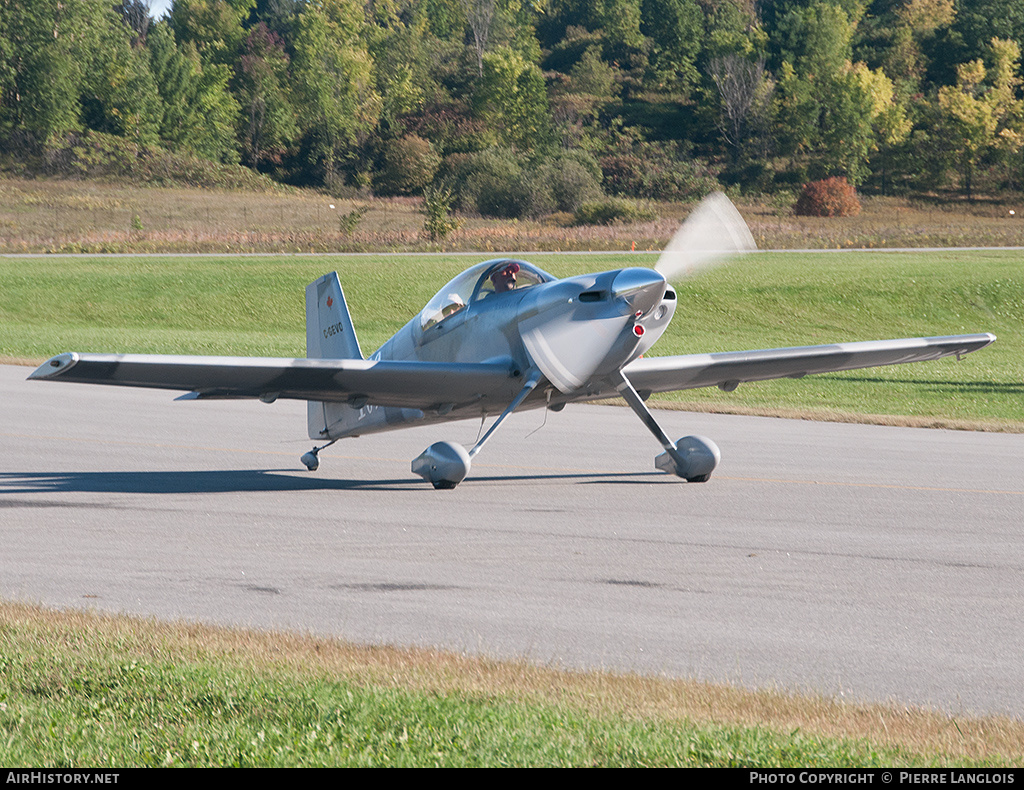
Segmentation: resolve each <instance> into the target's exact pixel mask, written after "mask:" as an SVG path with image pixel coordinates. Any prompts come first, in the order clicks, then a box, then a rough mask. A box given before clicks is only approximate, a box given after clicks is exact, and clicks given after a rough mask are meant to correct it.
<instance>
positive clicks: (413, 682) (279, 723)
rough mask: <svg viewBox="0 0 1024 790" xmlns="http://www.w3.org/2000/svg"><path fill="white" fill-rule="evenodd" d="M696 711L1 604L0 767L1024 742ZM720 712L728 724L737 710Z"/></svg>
mask: <svg viewBox="0 0 1024 790" xmlns="http://www.w3.org/2000/svg"><path fill="white" fill-rule="evenodd" d="M595 682H596V683H599V684H600V691H599V693H595V691H594V689H595V686H594V684H595ZM640 683H642V684H643V688H642V689H641V690H640V692H639V696H642V697H645V698H646V699H647V700H649V701H653V702H657V701H659V700H662V699H665V700H672V699H675V698H678V699H679V700H681V702H680V703H676V704H679V705H681V706H682V707H670V708H668V709H666V710H661V711H656V712H647V713H638V712H629V711H628V706H629V701H628V700H629V699H630V698H635V697H637V696H638V694H637V690H636V688H635V686H636V684H640ZM651 684H654V685H653V686H651ZM541 688H546V689H547V691H546V692H542V691H540V689H541ZM681 689H682V690H681ZM720 693H722V694H724V695H725V696H726V697H728V696H729V695H730V694H731V695H732V696H733V697H739V696H741V695H745V696H746V698H748V702H747V704H748V705H749V706H751V707H757V708H760V709H761V715H762V716H764V715H766V712H765V708H768V707H770V706H774V707H773V709H777V708H779V707H782V706H784V705H792V700H787V698H783V697H778V696H773V695H771V694H760V695H757V694H755V693H751V692H738V691H737V692H730V691H728V690H724V691H722V692H720ZM687 697H692V698H693V699H687ZM574 698H575V699H581V700H586V703H584V704H576V703H573V702H572V701H571V700H572V699H574ZM751 699H756V701H755V702H754V703H753V704H752V705H751V703H750V700H751ZM687 704H690V705H693V706H694V707H695V708H697V709H699V708H701V707H702V706H703V705H704V704H706V700H704V699H703V697H702V692H701V690H700V689H699V687H695V686H686V685H685V684H684V683H681V682H676V681H666V680H644V681H639V680H636V679H631V678H629V677H626V676H608V675H605V676H596V680H595V676H592V675H582V674H573V673H568V672H558V671H557V670H551V669H540V668H528V667H524V666H522V665H514V664H502V663H497V662H487V661H484V660H470V659H459V658H453V657H449V656H444V655H443V654H436V653H433V652H429V651H427V652H424V651H396V650H393V649H389V648H355V647H351V646H346V645H344V644H343V643H337V642H333V641H331V640H322V639H313V638H309V637H307V638H301V637H289V636H286V635H274V634H255V633H252V632H244V631H230V630H225V629H215V628H208V627H204V626H189V625H161V624H157V623H154V622H153V621H144V620H136V619H129V618H111V617H106V616H98V615H83V614H78V613H67V614H60V613H52V612H45V611H43V610H39V609H35V608H32V607H26V606H22V605H16V604H15V605H12V604H2V603H0V765H31V766H34V767H37V768H39V767H57V768H63V767H67V768H71V767H91V768H102V767H106V766H123V767H131V766H314V765H316V766H624V767H633V766H733V767H735V766H745V767H771V766H782V767H793V766H801V767H807V768H812V767H826V766H828V767H880V766H912V765H916V766H920V765H956V766H967V765H1009V764H1011V760H1010V758H1008V757H1006V756H1002V755H1001V754H1000V753H999V752H998V751H994V750H993V748H992V746H991V742H997V743H1014V742H1016V743H1018V745H1019V740H1016V741H1015V740H1014V739H1019V737H1020V732H1019V731H1020V725H1019V723H1014V722H1011V721H1002V720H996V719H990V720H978V721H963V722H962V725H957V732H960V733H961V740H962V742H961V743H960V744H959V748H957V747H956V746H954V748H953V750H952V753H944V751H943V750H942V749H941V748H939V749H936V753H933V754H931V755H928V756H924V755H922V754H920V753H915V752H914V751H913V748H908V747H907V745H905V744H901V743H899V742H898V740H899V737H900V736H896V738H897V742H896V743H887V744H880V743H879V742H878V741H877V740H873V739H872V738H871V737H843V736H836V735H828V734H820V733H817V732H815V731H814V729H815V728H814V727H813V726H811V727H810V728H808V729H809V731H808V729H804V728H802V727H800V726H795V727H793V726H789V727H788V728H787V729H784V730H780V729H772V728H771V727H767V726H751V725H748V724H738V723H728V722H726V723H713V722H707V721H695V720H692V719H690V718H688V717H687V716H685V715H681V714H682V712H683V711H685V710H686V707H685V706H686V705H687ZM816 705H820V703H817V702H813V701H812V702H810V703H806V705H804V708H805V709H806V710H805V714H804V715H806V716H808V717H811V718H813V716H815V715H817V714H816V713H815V712H813V709H814V708H815V706H816ZM832 705H833V707H834V703H833V704H832ZM720 708H721V711H722V716H723V718H725V719H728V711H729V705H728V704H721V705H720ZM807 711H811V712H810V713H807ZM846 713H847V714H849V715H848V718H851V719H859V720H860V721H861V722H872V723H873V724H871V725H870V726H873V727H874V728H876V729H877V730H878V733H879V734H880V735H881V734H882V733H883V731H884V736H883V737H885V738H888V739H889V740H892V738H893V732H890V731H889V730H888V729H885V728H886V723H885V721H884V719H888V720H889V721H890V722H891V724H892V725H893V727H894V730H896V729H900V724H901V720H903V719H907V721H905V722H903V729H907V728H906V725H907V724H910V723H912V722H911V721H910V720H909V717H908V713H909V712H907V711H905V710H901V709H894V710H892V711H890V710H886V709H883V708H864V709H856V708H853V707H849V708H847V709H846ZM913 717H914V719H913V721H914V722H916V724H917V725H918V726H916V727H914V735H913V737H920V734H921V733H922V732H923V731H926V730H927V731H929V732H930V733H931V735H930V736H926V737H925V740H926V741H927V738H928V737H932V738H935V737H938V739H939V740H942V739H948V733H949V732H952V731H953V730H952V728H951V727H949V723H950V720H948V719H944V718H943V717H940V716H938V715H936V714H925V713H918V714H913ZM769 718H770V715H769ZM783 718H784V717H783ZM842 719H843V715H841V714H837V715H835V716H833V723H832V725H831V726H833V727H838V728H840V729H841V727H842V724H841V723H840V722H841V720H842ZM879 722H881V726H879ZM785 724H786V722H785V721H784V720H783V721H782V722H781V723H780V725H781V726H785ZM964 732H966V733H967V735H966V736H964V735H963V733H964ZM974 732H986V733H987V735H986V737H985V739H984V741H983V742H982V743H987V744H988V745H987V746H986V745H982V747H981V749H980V750H979V749H978V746H979V742H977V741H974V739H973V733H974ZM935 733H942V734H940V735H938V736H936V735H935ZM967 740H971V741H972V742H973V743H972V744H970V745H967Z"/></svg>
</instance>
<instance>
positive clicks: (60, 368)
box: [29, 351, 78, 379]
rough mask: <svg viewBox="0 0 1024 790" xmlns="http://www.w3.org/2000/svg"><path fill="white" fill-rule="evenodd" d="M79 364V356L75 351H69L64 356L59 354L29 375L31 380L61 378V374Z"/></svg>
mask: <svg viewBox="0 0 1024 790" xmlns="http://www.w3.org/2000/svg"><path fill="white" fill-rule="evenodd" d="M76 362H78V354H76V353H75V352H73V351H69V352H67V353H64V354H58V355H57V356H55V357H51V358H50V359H48V360H47V361H46V362H44V363H43V364H42V365H40V366H39V367H38V368H36V369H35V370H34V371H32V373H31V375H29V379H51V378H53V377H55V376H59V375H60V374H61V373H63V372H64V371H66V370H67V369H68V368H70V367H72V366H73V365H74V364H75V363H76Z"/></svg>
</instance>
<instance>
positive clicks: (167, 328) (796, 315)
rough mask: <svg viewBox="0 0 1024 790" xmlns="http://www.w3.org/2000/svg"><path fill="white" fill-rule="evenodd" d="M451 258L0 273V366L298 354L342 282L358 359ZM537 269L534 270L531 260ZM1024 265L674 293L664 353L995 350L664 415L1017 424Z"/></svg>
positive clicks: (719, 279) (780, 271)
mask: <svg viewBox="0 0 1024 790" xmlns="http://www.w3.org/2000/svg"><path fill="white" fill-rule="evenodd" d="M483 257H485V255H483V254H482V255H480V256H467V255H462V256H455V255H437V256H431V255H424V256H397V255H392V256H388V255H365V256H337V257H335V256H324V257H317V258H311V257H304V256H266V257H224V258H216V257H213V258H178V257H166V258H165V257H155V258H61V257H52V258H50V257H47V258H5V259H0V357H5V358H9V359H11V358H13V359H23V360H31V361H41V360H42V359H45V358H47V357H49V356H51V355H53V354H56V353H59V352H61V351H67V350H78V351H123V352H151V353H200V354H241V355H268V356H289V357H290V356H303V355H304V353H305V350H304V346H305V335H304V328H303V321H304V307H303V298H304V297H303V294H304V288H305V285H306V283H308V282H310V281H312V280H313V279H315V278H316V277H318V276H319V275H320V274H322V273H323V272H325V271H329V270H331V269H335V268H336V269H337V270H338V271H339V273H340V275H341V280H342V284H343V287H344V288H345V291H346V296H347V298H348V301H349V305H350V308H351V311H352V314H353V319H354V321H355V324H356V329H357V331H358V333H359V337H360V341H361V343H362V347H363V350H364V352H365V353H369V352H371V351H372V350H374V349H375V348H376V347H377V346H379V345H380V344H381V343H383V342H384V340H386V339H387V338H388V337H389V336H390V335H391V334H393V333H394V332H395V331H397V330H398V329H399V328H400V327H401V326H402V325H403V324H404V323H405V322H406V321H407V320H408V319H409V318H410V317H412V316H413V315H414V314H415V313H416V312H417V311H418V310H419V309H420V308H421V307H422V305H423V304H424V303H425V302H426V301H427V299H429V298H430V296H432V295H433V294H434V292H435V291H436V290H437V289H438V288H440V287H441V285H443V283H444V282H446V281H447V280H448V279H449V278H450V277H452V276H453V275H454V274H456V273H457V272H459V271H460V270H461V269H463V268H465V267H466V266H468V265H470V264H471V263H474V262H476V261H477V260H479V259H481V258H483ZM528 257H529V256H528ZM533 258H534V261H535V262H536V263H537V264H538V265H540V266H541V267H542V268H546V269H548V270H549V271H551V272H552V273H553V274H557V275H567V274H572V273H580V272H585V271H594V270H600V269H605V268H613V267H616V266H623V265H636V264H650V263H651V262H652V261H653V260H654V258H655V256H653V255H645V254H637V255H630V254H627V253H623V254H620V255H619V254H617V255H587V254H584V253H581V254H574V255H564V256H546V255H539V254H538V255H535V256H533ZM1019 261H1020V253H1017V252H1010V251H985V252H957V251H950V252H940V253H936V252H915V253H859V252H857V253H855V252H848V253H835V254H806V253H805V254H800V253H775V254H767V253H760V254H755V255H751V256H748V257H746V258H743V259H740V260H737V261H735V262H733V263H731V264H730V265H728V266H725V267H721V268H719V269H717V270H714V271H711V272H708V273H705V274H703V275H701V276H699V277H696V278H693V279H691V280H688V281H685V282H683V283H679V284H677V286H676V288H677V291H678V293H679V309H678V311H677V313H676V317H675V320H674V321H673V323H672V326H671V327H670V328H669V331H668V332H667V333H666V335H665V336H664V337H663V338H662V339H661V341H659V343H658V345H657V346H655V348H654V349H653V351H652V353H654V354H658V355H664V354H681V353H695V352H705V351H725V350H739V349H756V348H770V347H775V346H787V345H811V344H817V343H831V342H838V341H844V340H872V339H881V338H891V337H914V336H921V335H945V334H959V333H973V332H994V333H995V334H996V335H998V336H999V340H998V342H997V343H995V344H994V345H993V346H991V347H989V348H987V349H984V350H983V351H981V352H978V353H976V354H972V355H970V356H969V357H967V358H965V359H964V360H963V361H961V362H956V361H955V360H941V361H939V362H936V363H926V364H921V365H912V366H896V367H889V368H876V369H869V370H865V371H854V372H850V373H845V374H834V375H824V376H816V377H809V378H807V379H804V380H802V381H791V380H784V381H778V382H765V383H759V384H752V385H745V386H742V387H740V389H739V390H737V391H736V392H734V393H723V392H720V391H719V390H717V389H710V390H690V391H686V392H682V393H675V394H672V395H669V396H663V397H659V398H657V399H656V400H657V401H658V402H660V403H662V404H664V403H671V402H673V401H674V402H676V403H682V404H684V405H686V406H688V407H691V408H700V409H710V410H720V411H743V410H753V411H758V410H760V411H765V410H767V411H769V412H774V413H786V414H791V413H793V414H797V415H801V416H825V417H831V418H835V417H844V416H846V415H902V416H909V417H913V418H917V419H924V420H928V419H935V420H939V421H943V420H944V421H967V422H970V423H973V424H974V425H975V427H976V426H977V424H978V423H979V422H982V423H985V424H986V426H988V427H1004V428H1010V429H1018V428H1019V427H1020V426H1021V424H1024V398H1022V397H1021V395H1022V394H1024V384H1022V382H1024V274H1021V271H1020V262H1019Z"/></svg>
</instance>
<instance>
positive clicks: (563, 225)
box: [0, 178, 1024, 253]
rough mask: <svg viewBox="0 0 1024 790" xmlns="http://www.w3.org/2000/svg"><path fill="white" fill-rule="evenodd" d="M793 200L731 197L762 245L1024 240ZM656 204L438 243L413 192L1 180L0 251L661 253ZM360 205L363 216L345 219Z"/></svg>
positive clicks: (923, 209) (927, 208) (941, 206)
mask: <svg viewBox="0 0 1024 790" xmlns="http://www.w3.org/2000/svg"><path fill="white" fill-rule="evenodd" d="M794 200H795V198H794V196H792V195H781V196H775V197H774V198H771V199H768V198H765V199H763V200H759V201H745V200H743V199H738V200H737V203H738V206H739V208H740V211H741V213H742V214H743V215H744V217H745V218H746V220H747V223H748V224H749V226H750V229H751V232H752V233H753V235H754V238H755V240H756V241H757V244H758V247H760V248H761V249H802V248H826V249H829V248H831V249H836V248H844V249H845V248H877V247H904V246H906V247H933V246H935V247H939V246H1024V200H1019V201H1017V202H1014V201H1013V200H1012V199H1010V198H1006V199H1001V200H991V201H981V200H978V201H975V202H972V203H967V202H947V203H940V202H938V201H931V200H926V199H904V198H885V197H873V198H871V197H868V198H863V199H862V203H863V207H864V210H863V211H862V213H861V214H860V215H859V216H857V217H830V218H817V217H796V216H794V215H793V212H792V204H793V202H794ZM1018 203H1020V205H1018ZM654 208H655V211H656V213H657V215H658V217H659V218H658V219H657V220H655V221H651V222H640V223H635V224H629V225H612V226H586V227H572V226H571V225H570V220H571V218H570V217H569V216H568V215H560V214H556V215H552V216H550V217H547V218H544V219H542V220H538V221H535V222H522V221H514V220H490V219H483V218H479V217H467V218H465V223H464V224H463V226H462V228H461V229H460V230H458V231H456V232H455V233H453V234H452V235H451V236H449V237H448V238H447V239H445V240H444V242H443V243H442V244H440V245H439V244H436V243H433V242H431V241H430V238H429V235H428V234H427V233H426V232H425V230H424V228H423V224H424V220H425V216H424V214H423V212H422V201H421V200H420V199H419V198H388V199H380V198H374V197H370V196H366V197H346V198H344V199H342V198H335V197H331V196H330V195H327V194H323V193H320V192H315V191H310V190H293V189H286V188H281V189H279V190H275V191H269V192H244V191H221V190H213V189H175V188H163V187H139V186H131V185H124V184H114V183H106V182H99V181H77V180H42V179H40V180H31V179H19V178H3V179H0V253H40V252H92V253H129V252H178V253H181V252H347V251H399V250H433V249H442V248H443V249H445V250H452V251H460V250H467V251H468V250H472V251H482V252H486V251H512V250H523V251H527V250H629V249H637V250H656V249H660V248H661V247H663V246H664V244H665V243H666V241H667V240H668V238H669V237H670V236H671V235H672V233H673V232H674V231H675V229H676V228H677V227H678V225H679V223H680V221H681V220H682V219H683V218H684V217H685V216H686V215H687V214H688V213H689V211H690V209H691V208H692V206H688V205H681V204H672V203H660V204H656V205H655V206H654ZM357 211H360V212H362V214H361V216H360V217H359V218H358V220H355V221H352V220H350V219H348V217H350V216H351V214H352V213H353V212H357ZM1011 212H1013V213H1011ZM353 226H354V227H353Z"/></svg>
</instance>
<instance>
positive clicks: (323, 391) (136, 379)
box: [29, 352, 522, 409]
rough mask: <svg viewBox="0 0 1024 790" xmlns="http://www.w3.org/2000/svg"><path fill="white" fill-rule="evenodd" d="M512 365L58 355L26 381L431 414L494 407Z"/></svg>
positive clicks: (505, 391)
mask: <svg viewBox="0 0 1024 790" xmlns="http://www.w3.org/2000/svg"><path fill="white" fill-rule="evenodd" d="M517 373H519V371H516V370H514V369H513V367H512V365H511V362H510V363H509V364H503V363H436V362H414V361H375V360H364V359H329V360H328V359H278V358H271V357H208V356H175V355H162V354H160V355H150V354H79V353H73V352H72V353H67V354H60V355H58V356H56V357H53V358H52V359H50V360H48V361H47V362H44V363H43V364H42V365H40V366H39V368H37V369H36V370H35V371H34V372H33V373H32V374H31V375H30V376H29V378H30V379H58V380H60V381H69V382H78V383H82V384H112V385H119V386H123V387H149V388H157V389H169V390H184V391H186V392H190V393H191V395H190V396H185V397H190V398H259V399H261V400H264V401H273V400H276V399H277V398H295V399H299V400H316V401H325V402H353V401H362V402H366V403H370V404H373V405H378V406H401V407H406V408H411V409H429V408H434V407H437V406H438V405H446V406H448V407H449V408H457V407H459V406H467V405H473V404H481V403H490V402H494V403H497V404H500V405H501V406H504V405H505V404H507V403H508V401H509V400H511V399H512V397H514V395H515V393H516V392H517V391H518V390H519V389H520V388H521V386H522V385H521V383H519V380H518V379H517V378H516V374H517Z"/></svg>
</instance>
